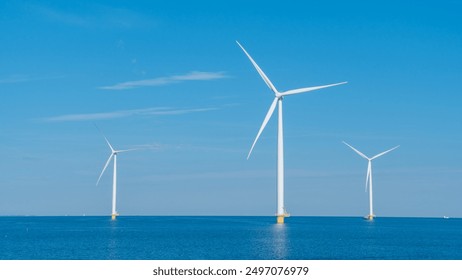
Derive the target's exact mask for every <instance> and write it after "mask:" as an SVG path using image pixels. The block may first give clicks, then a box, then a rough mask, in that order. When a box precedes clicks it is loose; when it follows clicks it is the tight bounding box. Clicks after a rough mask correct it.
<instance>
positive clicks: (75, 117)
mask: <svg viewBox="0 0 462 280" xmlns="http://www.w3.org/2000/svg"><path fill="white" fill-rule="evenodd" d="M214 110H218V108H212V107H211V108H189V109H188V108H186V109H181V108H170V107H156V108H146V109H136V110H122V111H113V112H105V113H91V114H69V115H61V116H55V117H48V118H42V119H40V120H41V121H44V122H77V121H96V120H109V119H118V118H127V117H133V116H153V115H157V116H162V115H184V114H191V113H198V112H207V111H214Z"/></svg>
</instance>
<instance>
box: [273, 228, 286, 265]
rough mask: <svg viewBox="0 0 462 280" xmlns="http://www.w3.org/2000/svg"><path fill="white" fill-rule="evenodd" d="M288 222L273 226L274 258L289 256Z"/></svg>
mask: <svg viewBox="0 0 462 280" xmlns="http://www.w3.org/2000/svg"><path fill="white" fill-rule="evenodd" d="M287 230H288V229H287V226H286V224H275V225H272V227H271V235H272V236H271V237H272V238H271V240H272V241H273V242H272V244H271V248H272V255H273V256H274V259H279V260H280V259H286V258H287V256H288V245H289V244H288V238H287Z"/></svg>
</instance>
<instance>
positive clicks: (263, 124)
mask: <svg viewBox="0 0 462 280" xmlns="http://www.w3.org/2000/svg"><path fill="white" fill-rule="evenodd" d="M277 103H278V98H277V97H276V98H274V100H273V103H271V106H270V108H269V110H268V113H266V117H265V119H264V120H263V123H262V125H261V127H260V130H259V131H258V134H257V137H255V140H254V141H253V144H252V148H250V152H249V154H248V155H247V159H249V157H250V154H251V153H252V150H253V147H255V144H256V143H257V141H258V137H260V134H261V133H262V131H263V129H265V126H266V124H267V123H268V121H269V119H270V118H271V116H272V115H273V112H274V109H275V108H276V104H277Z"/></svg>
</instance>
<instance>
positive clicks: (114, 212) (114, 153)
mask: <svg viewBox="0 0 462 280" xmlns="http://www.w3.org/2000/svg"><path fill="white" fill-rule="evenodd" d="M95 126H96V125H95ZM96 128H97V129H98V130H99V131H100V132H101V134H102V135H103V137H104V140H106V143H107V145H108V146H109V148H110V149H111V155H110V156H109V158H108V160H107V162H106V165H104V168H103V171H101V174H100V175H99V178H98V181H97V182H96V185H98V183H99V181H100V180H101V177H102V176H103V174H104V171H106V168H107V167H108V165H109V163H110V162H111V159H113V158H114V170H113V171H114V173H113V179H112V180H113V181H112V214H111V217H112V220H115V219H116V217H117V216H118V215H119V214H118V213H117V210H116V198H117V154H118V153H123V152H128V151H134V150H138V149H128V150H114V148H113V147H112V145H111V143H109V140H107V138H106V136H104V134H103V132H102V131H101V130H100V129H99V128H98V127H96Z"/></svg>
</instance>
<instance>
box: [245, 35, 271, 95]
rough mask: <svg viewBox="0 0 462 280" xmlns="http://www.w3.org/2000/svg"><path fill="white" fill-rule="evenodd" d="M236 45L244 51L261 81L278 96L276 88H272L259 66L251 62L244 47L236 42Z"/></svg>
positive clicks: (253, 61)
mask: <svg viewBox="0 0 462 280" xmlns="http://www.w3.org/2000/svg"><path fill="white" fill-rule="evenodd" d="M236 43H237V44H238V45H239V47H241V49H242V50H243V51H244V53H245V54H246V55H247V57H248V58H249V59H250V62H252V64H253V66H254V67H255V69H257V72H258V74H260V76H261V77H262V79H263V81H265V83H266V85H267V86H268V87H269V88H270V89H271V90H272V91H273V92H274V94H275V95H278V94H279V92H278V91H277V89H276V87H274V85H273V83H271V81H270V79H268V77H267V76H266V75H265V73H264V72H263V70H261V68H260V66H258V64H257V63H256V62H255V60H253V58H252V57H251V56H250V55H249V53H248V52H247V51H246V50H245V49H244V47H243V46H242V45H241V44H239V42H238V41H236Z"/></svg>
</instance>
